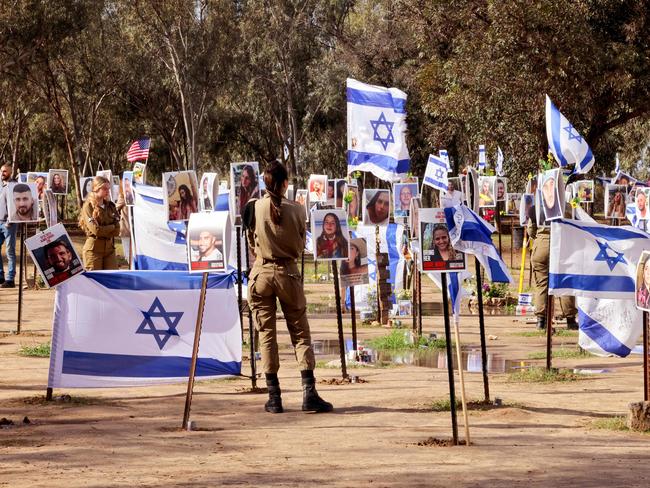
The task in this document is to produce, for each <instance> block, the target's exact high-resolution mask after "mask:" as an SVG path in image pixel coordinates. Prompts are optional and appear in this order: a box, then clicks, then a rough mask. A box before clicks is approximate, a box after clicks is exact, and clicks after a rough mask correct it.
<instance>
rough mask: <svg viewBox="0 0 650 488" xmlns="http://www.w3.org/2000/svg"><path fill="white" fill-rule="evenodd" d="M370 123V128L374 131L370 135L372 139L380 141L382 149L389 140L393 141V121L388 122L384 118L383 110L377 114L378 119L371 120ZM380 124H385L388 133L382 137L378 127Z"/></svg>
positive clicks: (386, 145)
mask: <svg viewBox="0 0 650 488" xmlns="http://www.w3.org/2000/svg"><path fill="white" fill-rule="evenodd" d="M370 125H372V130H373V131H374V133H373V135H372V139H373V140H374V141H378V142H380V143H381V145H382V146H383V148H384V151H385V150H386V148H387V147H388V144H390V143H391V142H395V138H394V137H393V126H394V125H395V122H388V121H387V120H386V116H385V115H384V112H382V113H381V115H380V116H379V119H377V120H371V121H370ZM381 125H383V126H386V130H387V131H388V134H387V135H386V137H385V138H382V137H381V136H380V135H379V131H378V129H379V126H381Z"/></svg>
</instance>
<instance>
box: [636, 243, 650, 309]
mask: <svg viewBox="0 0 650 488" xmlns="http://www.w3.org/2000/svg"><path fill="white" fill-rule="evenodd" d="M635 290H636V293H635V296H636V307H637V308H638V309H640V310H645V311H646V312H650V251H643V252H642V253H641V256H640V257H639V263H638V264H637V266H636V287H635Z"/></svg>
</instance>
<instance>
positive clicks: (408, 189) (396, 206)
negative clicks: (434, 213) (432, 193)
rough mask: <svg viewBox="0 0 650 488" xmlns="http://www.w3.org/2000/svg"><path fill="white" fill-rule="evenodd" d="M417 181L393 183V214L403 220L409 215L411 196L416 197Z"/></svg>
mask: <svg viewBox="0 0 650 488" xmlns="http://www.w3.org/2000/svg"><path fill="white" fill-rule="evenodd" d="M417 196H419V195H418V184H417V183H395V184H394V185H393V215H394V216H395V218H400V219H401V220H402V221H403V222H404V221H406V218H407V217H408V216H409V210H410V208H411V198H413V197H417Z"/></svg>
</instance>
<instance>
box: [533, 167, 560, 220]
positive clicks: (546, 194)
mask: <svg viewBox="0 0 650 488" xmlns="http://www.w3.org/2000/svg"><path fill="white" fill-rule="evenodd" d="M539 180H540V181H539V185H538V187H539V188H541V193H542V209H543V211H544V219H545V220H547V221H551V220H555V219H561V218H562V217H563V215H564V184H563V180H562V173H561V172H560V170H559V169H558V168H556V169H550V170H548V171H544V172H543V173H540V174H539Z"/></svg>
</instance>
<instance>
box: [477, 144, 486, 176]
mask: <svg viewBox="0 0 650 488" xmlns="http://www.w3.org/2000/svg"><path fill="white" fill-rule="evenodd" d="M485 168H487V155H486V154H485V145H484V144H480V145H479V146H478V170H479V171H485Z"/></svg>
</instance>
